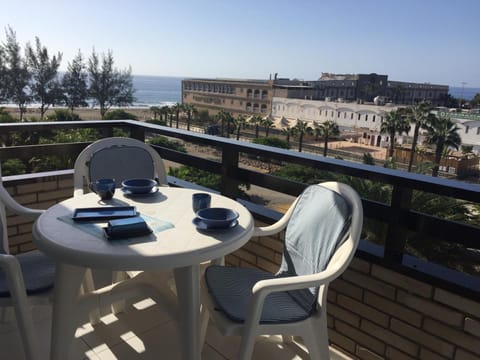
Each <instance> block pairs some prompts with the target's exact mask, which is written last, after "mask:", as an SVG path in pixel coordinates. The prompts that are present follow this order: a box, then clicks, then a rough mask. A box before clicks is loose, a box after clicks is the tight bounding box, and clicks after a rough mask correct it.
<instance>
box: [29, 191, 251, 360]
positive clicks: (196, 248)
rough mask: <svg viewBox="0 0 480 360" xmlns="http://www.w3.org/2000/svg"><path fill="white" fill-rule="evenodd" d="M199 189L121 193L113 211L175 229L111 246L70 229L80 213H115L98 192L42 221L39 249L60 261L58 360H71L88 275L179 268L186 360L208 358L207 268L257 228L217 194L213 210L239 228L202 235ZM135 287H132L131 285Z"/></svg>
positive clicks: (54, 350)
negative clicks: (202, 273) (195, 202)
mask: <svg viewBox="0 0 480 360" xmlns="http://www.w3.org/2000/svg"><path fill="white" fill-rule="evenodd" d="M195 192H198V191H195V190H192V189H180V188H170V187H160V188H159V192H157V193H156V194H153V195H150V196H142V197H130V196H126V195H125V194H123V193H122V191H121V190H120V189H117V191H116V193H115V196H114V198H113V199H112V200H109V201H106V202H105V203H106V204H107V205H115V206H126V205H133V206H136V208H137V211H139V212H140V213H141V214H142V215H146V216H147V217H149V219H158V220H161V221H166V222H169V223H171V224H173V227H171V228H168V229H166V230H162V231H160V232H154V233H153V234H151V235H150V236H147V237H139V238H133V239H130V240H120V241H109V240H107V239H105V238H103V237H102V236H101V235H99V234H95V233H94V231H93V232H92V231H91V228H90V230H89V231H85V229H86V228H82V226H87V227H88V226H90V225H79V224H78V223H75V224H74V223H73V222H71V221H70V222H69V221H68V220H70V217H71V216H72V214H73V211H74V209H76V208H85V207H95V206H107V205H105V203H102V202H101V201H100V200H99V197H98V196H97V195H96V194H94V193H89V194H85V195H81V196H79V197H75V198H70V199H68V200H65V201H63V202H61V203H59V204H57V205H55V206H53V207H51V208H50V209H48V210H47V211H46V212H45V213H44V214H43V215H41V216H40V217H39V218H38V220H37V221H36V223H35V226H34V229H33V233H34V242H35V245H36V246H37V247H38V248H39V249H40V250H42V251H44V252H45V253H46V254H48V255H50V256H51V257H52V258H54V259H55V260H56V261H57V272H56V279H55V292H54V296H55V299H54V308H53V325H52V340H51V341H52V343H51V359H53V360H60V359H66V358H67V357H68V355H66V354H69V348H70V345H71V343H72V340H73V338H74V333H75V329H76V327H77V326H78V323H77V321H76V320H75V316H74V315H73V314H75V313H76V312H81V311H80V310H81V306H82V297H84V296H86V295H88V294H86V295H82V294H81V292H80V288H81V283H82V279H83V276H84V274H85V271H86V269H87V268H92V269H102V270H112V271H117V270H118V271H128V270H162V269H173V270H174V275H175V282H176V288H177V296H178V308H179V313H180V320H179V321H180V323H179V326H180V341H181V345H182V352H183V355H184V358H185V359H200V358H201V351H200V349H201V344H200V334H199V333H200V294H199V281H198V280H199V265H200V263H202V262H204V261H207V260H211V259H218V258H221V257H223V256H224V255H226V254H229V253H231V252H233V251H234V250H236V249H238V248H240V247H241V246H242V245H244V244H245V243H246V242H247V241H248V240H249V239H250V237H251V236H252V233H253V227H254V221H253V217H252V215H251V214H250V212H249V211H248V210H247V209H246V208H245V207H244V206H243V205H241V204H240V203H238V202H236V201H234V200H232V199H229V198H227V197H224V196H221V195H216V194H212V202H211V206H212V207H227V208H231V209H234V210H236V211H237V212H238V213H239V214H240V217H239V218H238V225H237V226H236V227H234V228H232V229H228V230H218V231H199V230H197V228H196V227H195V225H194V224H193V223H192V219H193V218H194V212H193V209H192V200H191V198H192V194H193V193H195ZM127 281H128V280H127Z"/></svg>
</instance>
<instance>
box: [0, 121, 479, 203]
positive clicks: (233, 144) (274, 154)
mask: <svg viewBox="0 0 480 360" xmlns="http://www.w3.org/2000/svg"><path fill="white" fill-rule="evenodd" d="M112 126H122V127H123V126H130V127H137V128H143V129H145V130H147V131H148V130H150V131H152V132H159V133H160V134H162V135H164V136H170V137H175V138H181V139H183V140H192V141H197V142H201V143H204V144H208V145H211V146H219V145H221V146H222V145H223V146H228V147H229V148H231V151H238V152H246V153H253V154H257V155H261V154H262V153H264V154H268V155H269V156H270V157H271V158H276V159H281V160H284V161H287V162H289V161H290V162H293V163H301V164H303V165H310V166H315V165H320V164H321V167H320V168H321V169H322V170H326V171H335V172H339V173H343V174H347V175H352V176H356V177H361V178H365V179H371V180H375V181H379V182H384V183H388V184H392V185H395V186H398V187H401V188H407V189H408V188H411V189H416V190H421V191H427V192H432V193H438V194H441V195H446V196H452V197H456V198H459V199H464V200H468V201H474V202H480V185H478V184H472V183H467V182H461V181H458V180H451V179H445V178H439V177H432V176H430V175H423V174H416V173H409V172H406V171H401V170H395V169H388V168H384V167H380V166H373V165H366V164H360V163H355V162H352V161H347V160H341V159H334V158H327V157H323V156H320V155H317V154H309V153H302V152H297V151H292V150H287V149H280V148H275V147H270V146H265V145H260V144H253V143H248V142H244V141H238V140H236V139H230V138H222V137H219V136H215V135H207V134H199V133H194V132H191V131H187V130H183V129H176V128H170V127H167V126H162V125H156V124H149V123H145V122H141V121H138V120H87V121H50V122H24V123H2V124H0V131H20V130H25V128H33V129H32V130H44V129H45V128H52V127H53V128H59V129H65V128H78V127H82V128H88V127H92V128H97V127H112ZM229 150H230V149H229Z"/></svg>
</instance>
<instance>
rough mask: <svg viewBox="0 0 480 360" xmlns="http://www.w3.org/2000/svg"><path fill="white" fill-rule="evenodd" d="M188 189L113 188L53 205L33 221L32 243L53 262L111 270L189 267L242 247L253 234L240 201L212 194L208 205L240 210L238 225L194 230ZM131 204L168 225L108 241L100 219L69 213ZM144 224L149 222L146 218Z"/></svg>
mask: <svg viewBox="0 0 480 360" xmlns="http://www.w3.org/2000/svg"><path fill="white" fill-rule="evenodd" d="M196 192H199V191H197V190H192V189H183V188H173V187H160V188H159V191H158V192H156V193H154V194H150V195H148V196H145V195H144V196H135V197H134V196H128V195H127V194H124V193H123V191H122V190H121V189H117V190H116V192H115V196H114V198H113V199H111V200H107V201H100V199H99V197H98V195H96V194H95V193H88V194H85V195H81V196H78V197H74V198H70V199H67V200H65V201H63V202H61V203H59V204H56V205H54V206H52V207H51V208H50V209H48V210H47V211H46V212H45V213H44V214H42V215H41V216H40V217H39V218H38V220H37V221H36V223H35V226H34V229H33V233H34V243H35V245H36V246H37V247H38V248H39V249H40V250H42V251H44V252H45V253H46V254H48V255H50V256H51V257H53V258H55V259H56V260H57V261H59V262H62V263H67V264H71V265H78V266H84V267H92V268H103V269H111V270H153V269H166V268H175V267H183V266H190V265H194V264H199V263H201V262H203V261H207V260H211V259H215V258H220V257H222V256H224V255H226V254H229V253H231V252H233V251H235V250H236V249H238V248H240V247H241V246H243V245H244V244H245V243H246V242H247V241H248V240H249V239H250V237H251V236H252V233H253V227H254V220H253V217H252V215H251V214H250V212H249V211H248V210H247V209H246V208H245V207H244V206H243V205H242V204H240V203H238V202H237V201H234V200H232V199H230V198H227V197H225V196H221V195H217V194H213V193H212V194H211V196H212V200H211V207H225V208H230V209H233V210H236V211H237V212H238V213H239V215H240V216H239V218H238V225H237V226H235V227H233V228H230V229H218V230H198V229H197V227H196V226H195V225H194V224H193V223H192V220H193V219H194V217H195V213H194V211H193V209H192V194H193V193H196ZM98 206H135V207H136V209H137V211H138V212H139V213H140V215H145V217H147V218H148V219H149V220H152V219H153V220H158V221H159V222H160V223H162V224H165V223H164V222H166V223H169V224H170V225H173V227H171V228H167V229H163V228H158V229H160V230H159V231H155V229H154V232H153V233H152V234H150V235H148V236H142V237H135V238H130V239H121V240H107V239H106V237H104V236H103V234H102V232H101V226H105V225H106V222H103V223H91V222H88V223H78V222H74V221H73V220H72V219H71V217H72V215H73V212H74V210H75V209H77V208H88V207H98ZM147 223H148V221H147Z"/></svg>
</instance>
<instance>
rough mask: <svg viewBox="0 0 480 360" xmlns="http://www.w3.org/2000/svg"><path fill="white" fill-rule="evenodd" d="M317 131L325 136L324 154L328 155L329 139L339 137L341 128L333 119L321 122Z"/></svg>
mask: <svg viewBox="0 0 480 360" xmlns="http://www.w3.org/2000/svg"><path fill="white" fill-rule="evenodd" d="M315 130H316V132H317V131H318V134H319V135H320V136H321V137H323V156H325V157H326V156H327V151H328V140H330V138H332V137H337V136H338V135H340V129H339V127H338V125H337V123H336V122H335V121H333V120H327V121H325V122H323V123H321V124H319V125H318V126H317V127H316V128H315Z"/></svg>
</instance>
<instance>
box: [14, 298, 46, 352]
mask: <svg viewBox="0 0 480 360" xmlns="http://www.w3.org/2000/svg"><path fill="white" fill-rule="evenodd" d="M14 307H15V316H16V317H17V323H18V329H19V331H20V336H21V337H22V341H23V348H24V350H25V357H26V359H28V360H33V359H37V357H39V356H40V355H39V353H38V347H37V341H36V337H35V335H34V334H35V329H34V327H33V318H32V312H31V310H30V306H29V305H28V304H27V303H26V302H24V303H23V304H19V303H18V302H16V301H15V303H14Z"/></svg>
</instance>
